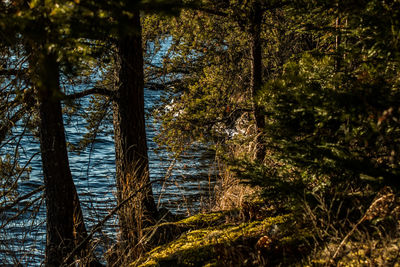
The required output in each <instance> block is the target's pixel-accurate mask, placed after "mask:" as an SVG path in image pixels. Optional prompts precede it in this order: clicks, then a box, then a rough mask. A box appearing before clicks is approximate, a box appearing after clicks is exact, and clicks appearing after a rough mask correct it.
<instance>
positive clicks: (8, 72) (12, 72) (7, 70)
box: [0, 69, 27, 76]
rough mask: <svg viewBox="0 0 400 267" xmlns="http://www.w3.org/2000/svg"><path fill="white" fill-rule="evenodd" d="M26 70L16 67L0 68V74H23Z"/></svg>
mask: <svg viewBox="0 0 400 267" xmlns="http://www.w3.org/2000/svg"><path fill="white" fill-rule="evenodd" d="M26 72H27V71H26V70H17V69H2V70H0V76H11V75H14V76H18V75H25V74H26Z"/></svg>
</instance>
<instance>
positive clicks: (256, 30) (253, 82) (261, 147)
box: [250, 1, 266, 161]
mask: <svg viewBox="0 0 400 267" xmlns="http://www.w3.org/2000/svg"><path fill="white" fill-rule="evenodd" d="M261 23H262V9H261V5H260V3H259V1H254V3H253V8H252V15H251V25H250V58H251V78H250V90H251V97H252V101H253V110H254V118H255V122H256V133H257V139H256V158H257V159H258V160H260V161H263V160H264V157H265V153H266V148H265V144H264V141H263V140H262V133H263V130H264V128H265V117H264V113H263V108H262V107H261V106H260V105H259V104H258V103H257V100H256V97H257V94H258V92H259V91H260V90H261V88H262V49H261Z"/></svg>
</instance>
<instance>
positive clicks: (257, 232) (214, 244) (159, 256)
mask: <svg viewBox="0 0 400 267" xmlns="http://www.w3.org/2000/svg"><path fill="white" fill-rule="evenodd" d="M232 214H235V212H233V213H232V211H231V212H215V213H208V214H199V215H196V216H193V217H189V218H186V219H184V220H181V221H178V222H175V223H173V224H175V225H176V226H180V227H183V226H185V227H187V228H190V230H187V231H185V232H183V233H182V234H181V235H180V236H179V237H177V238H176V239H175V240H173V241H171V242H169V243H167V244H164V245H161V246H158V247H156V248H154V249H152V250H151V251H150V252H148V253H147V254H146V255H145V256H144V257H142V258H140V259H139V260H137V261H135V262H134V263H132V266H229V265H232V264H234V265H235V266H254V265H259V264H261V263H262V262H263V261H265V259H264V258H263V254H274V255H275V256H274V257H280V256H282V253H283V254H284V253H289V252H293V253H297V252H298V250H297V248H296V249H293V247H294V245H296V247H301V246H299V244H300V243H301V242H303V241H304V240H305V239H306V237H307V236H309V233H305V232H304V233H302V234H303V235H300V234H299V233H300V232H299V231H290V233H289V231H283V230H277V229H287V227H288V226H290V225H291V224H293V216H292V215H291V214H283V215H277V216H272V217H266V218H264V219H262V220H253V221H247V222H244V221H236V222H235V221H233V222H232V220H233V219H232V217H231V216H232ZM230 221H231V222H230ZM292 229H293V228H292ZM278 232H279V233H278ZM294 232H296V233H294ZM278 235H279V236H280V237H279V241H278V239H277V238H276V237H274V236H278ZM263 236H268V238H270V239H271V240H272V241H271V243H269V246H268V247H265V246H264V247H260V246H259V244H257V241H259V240H260V237H263Z"/></svg>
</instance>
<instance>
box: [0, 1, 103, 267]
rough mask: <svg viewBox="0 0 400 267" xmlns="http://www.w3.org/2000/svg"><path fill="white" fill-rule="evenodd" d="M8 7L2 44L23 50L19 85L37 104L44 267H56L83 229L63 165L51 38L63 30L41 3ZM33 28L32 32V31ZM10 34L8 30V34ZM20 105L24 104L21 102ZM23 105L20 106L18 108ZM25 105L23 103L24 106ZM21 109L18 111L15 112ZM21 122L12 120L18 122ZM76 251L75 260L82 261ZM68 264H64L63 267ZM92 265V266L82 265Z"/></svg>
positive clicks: (56, 52) (55, 45)
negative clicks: (24, 58)
mask: <svg viewBox="0 0 400 267" xmlns="http://www.w3.org/2000/svg"><path fill="white" fill-rule="evenodd" d="M37 4H38V3H31V5H30V6H28V5H27V3H13V4H12V5H9V6H8V7H6V8H5V11H6V13H5V14H6V16H5V17H2V21H1V22H2V23H0V24H3V22H5V21H6V22H7V24H8V27H9V29H8V31H7V36H8V37H10V38H8V39H7V41H9V40H14V41H15V42H19V43H18V45H20V46H22V45H23V46H24V48H25V51H26V55H28V56H27V58H28V62H29V67H28V69H27V77H28V79H27V80H26V81H25V82H26V83H27V84H28V86H31V87H32V88H33V91H34V98H35V99H36V101H37V108H38V111H37V112H38V116H39V124H38V125H37V127H38V128H39V139H40V150H41V155H42V166H43V174H44V185H45V197H46V216H47V218H46V222H47V224H46V228H47V235H46V238H47V242H46V257H45V265H46V266H60V265H61V264H63V261H64V259H65V258H66V257H67V256H68V255H69V254H70V253H71V252H72V251H73V249H74V247H75V246H76V245H77V244H79V243H80V242H81V241H82V240H83V239H84V238H85V237H86V236H87V233H86V228H85V225H84V221H83V215H82V211H81V208H80V203H79V198H78V194H77V192H76V188H75V185H74V182H73V179H72V175H71V171H70V168H69V163H68V155H67V148H66V141H65V133H64V124H63V117H62V111H61V100H62V99H63V98H64V94H63V93H62V92H61V90H60V81H59V79H60V55H62V51H61V50H60V49H59V44H60V43H61V42H62V41H61V40H62V39H63V38H65V36H62V37H61V36H60V35H57V34H56V32H57V30H60V29H64V28H65V27H66V24H65V23H63V22H65V21H62V20H59V19H60V17H59V16H56V15H55V13H56V12H55V11H57V8H59V6H57V5H52V4H50V3H46V4H45V5H40V4H39V5H37ZM32 27H33V28H32ZM10 29H11V30H10ZM23 99H24V100H26V99H27V98H23ZM22 103H24V101H23V102H22ZM30 103H31V102H27V103H25V104H26V105H28V106H30V107H31V105H30ZM21 110H25V109H23V107H22V108H21ZM20 118H21V116H19V117H17V118H16V121H17V120H19V119H20ZM86 255H87V253H86V251H80V255H79V256H80V257H84V256H86ZM72 261H73V257H71V258H70V261H69V262H66V263H67V264H70V263H71V262H72ZM88 264H94V265H95V264H96V262H95V261H94V262H90V261H89V262H88Z"/></svg>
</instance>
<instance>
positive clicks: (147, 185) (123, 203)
mask: <svg viewBox="0 0 400 267" xmlns="http://www.w3.org/2000/svg"><path fill="white" fill-rule="evenodd" d="M159 181H161V180H154V181H152V182H150V183H147V184H145V185H143V186H141V187H140V188H139V189H137V190H136V191H134V192H133V193H132V194H130V195H129V196H128V197H127V198H126V199H125V200H123V201H122V202H121V203H119V204H118V205H117V206H116V207H115V208H114V209H113V210H112V211H110V212H109V213H108V214H107V216H105V217H104V218H103V219H102V220H101V221H100V222H98V223H97V224H96V225H95V226H94V227H93V228H92V230H91V231H90V233H89V234H88V235H87V237H86V238H85V239H84V240H82V242H81V243H79V245H77V246H76V247H75V248H74V249H73V250H72V252H71V253H70V254H69V255H68V256H67V257H66V258H65V259H64V261H63V264H62V266H66V265H67V262H69V261H70V260H71V259H72V258H73V257H74V256H75V255H76V254H77V253H79V252H80V251H81V250H82V249H83V248H84V247H85V246H86V244H87V243H88V242H89V240H90V239H91V238H92V237H93V235H94V234H95V233H96V232H98V231H99V230H100V229H101V227H102V226H103V225H104V224H105V223H106V222H107V221H108V220H109V219H110V218H111V217H112V216H113V215H114V214H115V213H117V212H118V211H119V210H120V209H121V208H122V207H123V206H124V205H125V204H126V203H128V202H129V201H130V200H131V199H132V198H134V197H135V196H136V195H137V194H138V193H140V192H141V191H143V190H144V189H146V188H148V187H149V186H151V185H152V184H153V183H156V182H159Z"/></svg>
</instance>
